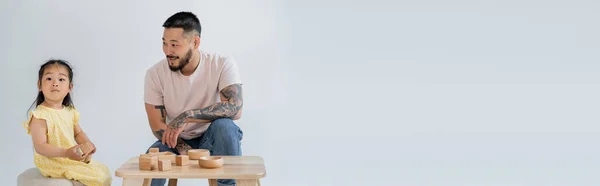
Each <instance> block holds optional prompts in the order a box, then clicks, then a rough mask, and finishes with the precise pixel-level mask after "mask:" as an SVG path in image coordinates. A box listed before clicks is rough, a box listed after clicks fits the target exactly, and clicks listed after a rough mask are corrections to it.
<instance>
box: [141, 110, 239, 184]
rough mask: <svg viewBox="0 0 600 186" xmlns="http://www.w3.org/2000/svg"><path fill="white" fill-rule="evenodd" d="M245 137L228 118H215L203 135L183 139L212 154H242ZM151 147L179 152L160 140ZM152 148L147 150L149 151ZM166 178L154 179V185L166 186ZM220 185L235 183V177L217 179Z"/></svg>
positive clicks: (195, 147)
mask: <svg viewBox="0 0 600 186" xmlns="http://www.w3.org/2000/svg"><path fill="white" fill-rule="evenodd" d="M242 137H243V133H242V130H241V129H240V128H239V127H238V126H237V125H236V124H235V123H234V122H233V120H231V119H228V118H222V119H217V120H214V121H213V122H212V123H211V124H210V125H209V126H208V129H206V132H204V134H202V136H200V137H198V138H194V139H190V140H183V141H184V142H185V143H187V144H188V145H190V146H191V147H192V148H194V149H208V150H209V151H210V154H211V155H229V156H241V155H242V148H241V140H242ZM150 148H158V149H159V150H160V151H161V152H163V151H169V152H173V153H175V154H179V152H177V150H175V149H172V148H169V147H168V146H167V145H166V144H165V145H163V144H162V142H161V141H160V140H158V141H156V142H155V143H154V144H152V146H150ZM150 148H148V149H147V150H146V153H148V152H149V150H150ZM166 181H167V180H166V179H164V178H160V179H157V178H155V179H152V183H151V185H152V186H164V185H165V183H166ZM217 183H218V184H219V185H220V186H226V185H227V186H228V185H235V180H234V179H220V180H217Z"/></svg>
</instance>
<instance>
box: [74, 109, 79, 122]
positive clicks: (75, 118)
mask: <svg viewBox="0 0 600 186" xmlns="http://www.w3.org/2000/svg"><path fill="white" fill-rule="evenodd" d="M79 116H80V114H79V111H77V109H75V108H73V126H77V125H79Z"/></svg>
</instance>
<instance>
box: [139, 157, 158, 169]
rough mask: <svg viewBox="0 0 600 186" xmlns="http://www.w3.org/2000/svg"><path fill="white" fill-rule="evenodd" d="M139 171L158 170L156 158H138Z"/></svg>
mask: <svg viewBox="0 0 600 186" xmlns="http://www.w3.org/2000/svg"><path fill="white" fill-rule="evenodd" d="M139 168H140V170H156V169H158V157H156V156H147V155H141V156H140V157H139Z"/></svg>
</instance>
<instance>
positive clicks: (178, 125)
mask: <svg viewBox="0 0 600 186" xmlns="http://www.w3.org/2000/svg"><path fill="white" fill-rule="evenodd" d="M189 115H190V113H189V112H183V113H181V114H179V116H177V117H175V119H173V121H171V122H170V123H169V124H167V130H165V133H164V134H163V137H162V143H163V145H164V144H165V143H166V144H167V146H168V147H169V148H175V146H177V138H179V134H181V132H182V131H183V129H184V128H185V126H186V125H187V122H186V118H187V117H189Z"/></svg>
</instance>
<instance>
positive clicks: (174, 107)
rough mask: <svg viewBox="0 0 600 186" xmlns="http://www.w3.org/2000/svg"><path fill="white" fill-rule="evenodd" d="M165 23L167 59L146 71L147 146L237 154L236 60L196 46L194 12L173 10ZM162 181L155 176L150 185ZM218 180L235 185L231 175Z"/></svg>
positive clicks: (197, 30)
mask: <svg viewBox="0 0 600 186" xmlns="http://www.w3.org/2000/svg"><path fill="white" fill-rule="evenodd" d="M163 27H164V32H163V38H162V42H163V52H164V53H165V55H166V59H163V60H161V61H160V62H158V63H156V64H155V65H154V66H152V67H151V68H150V69H148V70H147V72H146V77H145V84H144V101H145V105H146V113H147V115H148V121H149V123H150V128H151V129H152V132H153V134H154V136H156V138H157V139H158V141H156V142H155V143H154V144H153V145H151V146H150V148H159V149H160V151H161V152H162V151H170V152H173V153H175V154H186V152H187V150H189V149H208V150H209V151H210V153H211V155H233V156H239V155H241V154H242V152H241V140H242V136H243V133H242V131H241V130H240V128H239V127H238V126H237V125H236V124H235V123H234V120H237V119H239V117H240V116H241V113H242V105H243V101H242V87H241V84H242V81H241V80H240V76H239V74H238V69H237V64H236V62H235V61H234V60H233V59H232V58H229V57H226V56H221V55H218V54H213V53H206V52H204V51H202V50H199V49H198V48H199V46H200V31H201V27H200V21H199V20H198V18H197V17H196V16H195V15H194V14H193V13H190V12H179V13H176V14H174V15H172V16H171V17H169V18H168V19H167V20H166V21H165V22H164V24H163ZM148 150H149V149H148ZM148 150H147V151H146V152H148ZM165 181H166V179H153V180H152V184H151V185H153V186H156V185H164V184H165ZM217 181H218V184H219V185H235V180H217Z"/></svg>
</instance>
